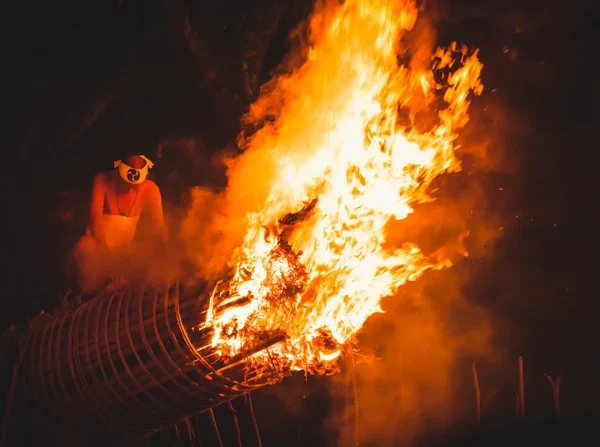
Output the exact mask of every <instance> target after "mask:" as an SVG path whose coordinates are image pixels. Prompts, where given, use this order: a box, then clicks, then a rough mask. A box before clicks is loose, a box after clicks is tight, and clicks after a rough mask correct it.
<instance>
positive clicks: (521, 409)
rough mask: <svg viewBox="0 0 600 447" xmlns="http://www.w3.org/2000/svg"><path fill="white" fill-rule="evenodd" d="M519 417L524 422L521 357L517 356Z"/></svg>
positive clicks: (523, 385)
mask: <svg viewBox="0 0 600 447" xmlns="http://www.w3.org/2000/svg"><path fill="white" fill-rule="evenodd" d="M519 416H520V418H521V420H523V421H524V420H525V382H524V380H523V356H521V355H520V356H519Z"/></svg>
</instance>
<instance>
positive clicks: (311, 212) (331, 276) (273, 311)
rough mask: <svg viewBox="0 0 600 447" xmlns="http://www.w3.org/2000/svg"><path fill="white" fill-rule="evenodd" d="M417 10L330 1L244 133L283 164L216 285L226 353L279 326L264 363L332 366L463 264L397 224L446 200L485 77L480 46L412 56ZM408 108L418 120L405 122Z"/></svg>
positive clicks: (212, 315)
mask: <svg viewBox="0 0 600 447" xmlns="http://www.w3.org/2000/svg"><path fill="white" fill-rule="evenodd" d="M416 19H417V8H416V5H415V2H414V1H409V0H407V1H403V2H389V1H386V0H347V1H345V2H344V3H343V4H339V3H338V2H329V3H326V4H324V5H321V4H319V5H318V6H317V8H316V10H315V12H314V13H313V15H312V16H311V18H310V20H309V44H310V48H308V52H307V53H306V61H305V62H304V64H303V65H302V66H301V67H299V68H298V69H296V70H294V71H293V72H292V73H291V74H289V75H286V76H282V77H280V78H278V79H275V80H274V81H272V83H271V84H270V85H269V88H265V89H264V92H263V94H262V95H261V97H260V98H259V99H258V100H257V101H256V103H255V104H253V105H252V106H251V108H250V111H249V113H248V114H247V116H246V117H245V118H244V121H245V124H247V125H248V128H254V129H256V128H259V130H257V131H256V132H255V133H254V134H253V135H250V136H245V135H242V136H241V137H240V142H241V144H242V146H243V147H244V148H245V150H246V153H245V154H243V155H242V158H243V157H245V156H247V155H248V154H251V153H258V152H260V153H263V154H269V155H268V158H269V160H271V163H273V169H272V170H269V171H268V172H272V173H273V174H272V176H271V177H270V178H265V179H263V181H264V182H266V183H267V184H268V185H269V189H268V194H267V195H266V201H265V203H264V205H263V206H262V208H261V209H259V210H256V211H255V212H252V213H249V214H248V215H247V223H248V227H247V232H246V236H245V238H244V241H243V243H242V245H241V246H240V247H239V248H238V249H237V250H235V252H234V253H233V255H232V256H231V259H230V262H229V266H230V268H231V272H232V273H231V274H230V275H229V277H228V278H227V279H226V280H223V281H220V282H219V283H217V284H216V285H215V287H214V290H213V293H212V296H211V302H210V307H209V311H208V314H207V319H206V323H205V324H206V328H211V329H214V337H213V339H212V343H213V347H214V348H215V349H216V351H217V352H219V353H220V355H222V356H223V357H224V358H229V359H235V358H236V357H237V356H238V355H239V354H240V353H242V352H247V351H246V350H247V347H248V346H255V345H257V344H260V342H261V340H262V339H264V338H265V337H266V335H265V334H269V335H268V336H272V334H273V333H275V332H277V333H280V334H284V336H282V338H281V341H280V342H279V343H277V344H276V345H273V346H272V347H271V348H269V349H266V350H262V351H259V352H257V353H256V354H254V355H253V356H252V359H251V362H253V365H254V367H255V368H257V367H259V366H260V365H262V366H263V367H271V368H278V369H280V370H281V371H288V370H304V371H309V372H316V373H323V372H326V371H328V370H330V369H332V368H335V364H336V362H337V359H338V358H339V356H340V354H341V353H342V352H344V349H345V347H346V346H347V345H348V344H349V343H351V341H352V339H353V337H354V336H355V335H356V334H357V332H358V331H360V329H361V328H362V326H363V324H364V322H365V321H366V320H367V318H369V316H370V315H372V314H374V313H376V312H382V310H381V308H380V301H381V299H382V298H383V297H385V296H389V295H392V294H394V292H395V291H396V290H397V289H398V288H399V287H401V286H402V285H403V284H404V283H406V281H414V280H416V279H418V278H419V277H420V276H421V275H422V274H423V273H424V272H426V271H427V270H431V269H442V268H445V267H449V266H450V265H451V262H450V260H449V259H447V258H446V257H444V256H442V255H439V253H438V254H436V255H426V254H424V253H423V252H422V251H421V250H420V248H419V247H418V246H417V245H416V244H414V243H405V244H404V245H403V246H401V247H389V246H387V245H386V226H387V224H388V223H389V222H391V221H392V220H401V219H405V218H406V217H407V216H408V215H409V214H411V213H412V212H413V209H414V206H415V205H416V204H419V203H423V202H427V201H430V200H433V198H432V197H431V191H430V185H431V183H432V181H433V180H434V179H435V178H436V177H438V176H439V175H441V174H444V173H450V172H456V171H458V170H460V162H459V161H458V160H457V158H455V156H454V149H455V143H454V142H455V140H456V137H457V134H456V132H457V130H458V129H460V128H461V127H463V126H464V125H465V124H466V122H467V121H468V119H469V116H468V114H467V110H468V107H469V101H468V96H469V94H471V93H472V94H480V93H481V91H482V88H483V86H482V84H481V82H480V80H479V76H480V73H481V69H482V64H481V63H480V62H479V60H478V59H477V52H476V51H475V52H470V51H468V50H467V49H466V48H464V47H460V46H458V45H456V44H453V45H452V46H451V47H450V48H448V49H438V50H437V51H436V52H435V53H434V54H432V55H431V63H430V66H429V67H425V66H420V65H419V64H415V63H411V62H410V61H407V62H406V63H405V64H404V63H400V62H399V60H398V57H397V54H398V50H399V48H398V45H399V44H398V42H402V39H401V38H402V36H403V34H405V33H407V32H409V31H410V30H411V29H412V27H413V26H414V24H415V21H416ZM408 59H410V58H408ZM421 65H422V64H421ZM434 104H435V105H434ZM440 104H443V106H441V107H440ZM399 108H400V109H402V110H403V113H404V114H405V115H407V116H409V117H410V121H411V123H410V124H411V125H404V126H403V125H400V124H399V119H398V110H399ZM434 108H435V111H434V112H433V113H434V114H435V115H436V121H435V125H433V126H432V127H431V128H429V129H428V130H417V126H414V125H413V124H414V120H415V116H416V113H417V112H422V111H424V110H428V109H432V110H434ZM274 111H277V113H275V115H276V116H274ZM261 125H262V127H260V126H261ZM421 127H422V126H421ZM232 175H235V174H232Z"/></svg>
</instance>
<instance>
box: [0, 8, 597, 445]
mask: <svg viewBox="0 0 600 447" xmlns="http://www.w3.org/2000/svg"><path fill="white" fill-rule="evenodd" d="M167 3H168V2H167V1H166V0H165V1H164V2H161V1H158V0H145V1H139V0H124V1H123V4H122V6H119V3H118V2H117V1H116V0H113V1H109V0H105V1H96V0H89V1H86V2H58V3H56V2H28V3H26V4H25V3H23V4H19V5H16V4H13V5H11V6H10V7H9V8H10V9H11V11H10V13H7V14H5V15H4V19H5V22H7V24H6V25H4V31H5V33H6V35H7V36H8V37H5V38H4V39H3V40H4V44H5V47H6V49H7V50H5V52H4V54H3V61H4V63H3V67H4V70H3V71H4V74H5V75H8V80H6V78H5V81H4V82H3V86H4V90H5V92H4V95H3V105H5V106H6V108H7V111H8V115H5V116H7V117H8V120H7V119H6V118H5V121H4V126H3V128H4V130H6V131H8V134H7V136H5V138H3V142H4V145H5V149H4V153H5V154H7V155H8V158H5V159H4V169H3V172H4V176H3V182H4V184H5V189H4V190H5V198H4V209H5V213H4V216H5V219H7V220H8V221H9V223H8V226H5V228H7V229H6V230H5V233H4V238H5V241H6V242H5V244H6V245H5V247H6V248H5V250H4V251H3V253H4V257H5V259H4V264H5V266H6V267H5V273H6V275H7V276H6V279H5V282H4V308H3V311H2V312H1V313H0V329H4V328H5V327H7V326H8V325H9V324H10V323H12V322H15V321H21V320H23V319H24V318H25V316H26V315H33V314H35V313H36V312H37V311H38V310H39V309H40V308H41V307H45V308H49V309H51V308H52V307H53V305H54V304H55V303H56V297H57V296H58V294H59V292H60V291H61V290H63V288H64V287H65V280H64V264H65V261H66V256H67V252H68V250H69V249H70V248H71V246H72V244H73V243H74V242H75V240H76V239H77V237H78V236H79V235H80V234H81V233H82V231H83V230H84V227H85V221H86V212H87V210H86V202H85V200H86V199H87V196H88V193H89V189H90V184H91V179H92V176H93V174H94V173H95V172H97V171H99V170H103V169H108V168H109V167H110V164H111V163H112V161H113V160H114V159H115V157H117V156H118V154H119V153H120V151H122V150H126V149H130V148H134V147H135V148H139V149H140V150H141V151H144V150H145V149H147V148H155V147H156V146H157V144H158V143H159V142H160V141H163V140H165V139H167V138H183V139H186V138H195V139H196V140H198V139H201V141H202V142H203V143H202V145H201V147H198V148H197V150H196V152H195V153H194V154H189V153H181V154H180V155H177V156H173V157H171V158H169V157H167V156H165V158H164V160H163V161H162V162H161V163H162V166H157V169H156V170H155V171H156V172H155V173H154V175H155V179H156V181H157V182H158V183H159V185H161V187H162V188H163V196H164V198H165V201H166V202H168V203H170V204H171V205H172V206H173V207H177V206H181V205H182V204H184V203H185V192H186V191H187V189H188V188H189V187H190V186H194V185H212V186H219V187H220V186H222V185H223V184H224V182H225V178H224V171H223V170H222V169H220V170H219V169H214V168H213V167H212V166H213V165H212V164H211V163H212V159H213V156H214V154H217V153H219V152H220V151H222V150H223V148H225V147H231V146H232V144H233V142H234V141H235V137H236V134H237V133H238V131H239V125H238V123H237V121H236V120H237V118H239V117H240V115H241V114H242V113H243V111H244V108H245V107H247V105H248V104H249V102H250V98H251V95H250V98H249V96H248V94H247V93H246V92H244V88H243V85H242V84H243V75H242V68H241V62H240V61H241V53H242V51H243V47H242V42H243V41H244V36H245V34H244V33H245V31H246V30H247V28H248V27H251V25H249V24H248V23H250V21H249V20H248V17H252V14H253V11H255V8H256V6H255V4H256V5H258V4H259V3H260V5H259V6H262V7H267V6H272V5H274V4H275V1H268V0H263V1H261V2H248V5H246V6H244V9H241V8H240V7H237V6H235V5H234V2H232V1H230V0H223V1H220V2H215V3H218V5H216V6H211V7H205V6H201V5H202V3H204V2H184V1H182V2H181V4H183V5H188V8H190V6H189V5H192V6H191V8H190V11H191V17H192V25H193V26H194V27H196V29H198V30H202V31H201V32H200V34H199V35H200V38H204V39H205V40H204V41H205V45H206V48H208V50H207V51H206V52H207V54H209V56H208V58H207V59H206V60H207V61H208V62H206V61H202V60H199V58H198V57H194V55H192V54H191V52H190V51H189V49H188V48H187V46H186V44H185V39H184V38H183V37H182V34H183V31H182V25H181V23H180V21H178V20H179V17H178V16H177V13H176V12H174V11H173V8H168V7H166V6H165V5H166V4H167ZM173 3H176V2H173ZM310 3H311V2H309V1H304V2H303V1H300V0H298V1H289V2H280V4H281V5H283V6H282V10H283V11H284V12H283V14H282V18H281V20H280V21H279V25H278V27H277V29H276V30H275V31H274V34H273V38H272V40H271V43H270V44H269V45H268V48H267V51H266V52H265V55H264V58H263V59H262V68H261V69H260V70H258V71H257V76H258V80H259V81H260V82H264V81H265V80H267V79H268V78H269V72H270V70H272V69H273V68H274V67H275V66H276V65H277V64H278V62H279V61H280V60H281V58H282V57H283V55H284V54H285V52H286V50H287V46H286V45H287V44H286V40H285V36H286V34H287V31H288V30H289V28H290V26H292V25H295V24H296V23H298V21H299V20H301V19H302V18H303V17H305V14H306V11H308V9H310ZM431 3H432V4H433V6H435V10H436V11H437V16H436V17H437V19H438V20H439V24H438V27H437V28H438V41H439V43H440V44H447V43H449V42H451V41H453V40H460V41H462V42H464V43H467V44H468V45H470V46H473V47H478V48H480V58H481V60H482V62H483V63H484V65H485V68H484V72H483V82H484V85H485V87H486V89H485V92H484V93H483V95H482V97H481V98H479V99H478V100H477V101H475V102H474V106H473V107H474V110H475V111H477V110H481V109H482V108H484V107H488V108H492V109H493V110H495V112H494V117H493V118H492V119H491V121H489V122H487V123H484V124H482V126H484V127H483V128H485V129H489V131H490V133H492V134H493V142H492V144H491V145H490V147H489V148H488V154H489V159H490V160H491V161H490V163H491V164H492V165H493V169H490V170H489V173H487V174H485V175H482V176H481V178H480V181H481V182H483V183H482V184H485V188H486V190H487V191H488V193H486V197H487V206H488V207H489V209H490V211H489V212H490V213H492V212H493V213H494V215H495V216H497V217H498V221H499V223H500V225H501V226H502V227H503V229H502V235H501V236H500V237H498V238H496V239H495V240H494V241H493V242H491V243H490V245H489V247H487V246H486V247H478V250H479V251H482V250H483V248H485V249H487V250H488V251H489V254H488V255H486V256H483V257H481V258H480V259H479V260H478V261H477V262H472V263H471V264H467V265H466V266H463V268H464V269H466V271H467V272H468V274H469V275H470V276H471V280H470V281H469V282H468V284H466V285H465V294H466V295H468V297H469V300H472V301H473V302H476V303H477V304H478V305H480V306H482V307H483V308H485V309H488V310H489V311H490V312H491V314H493V315H494V318H493V324H494V328H495V331H494V344H495V345H496V346H498V347H501V349H502V350H503V351H504V352H505V353H506V358H508V359H514V362H515V365H516V357H517V356H518V355H523V356H524V358H525V359H526V362H527V365H528V367H529V368H530V370H531V371H534V372H535V374H538V373H539V375H540V376H541V378H540V381H541V383H542V384H541V385H540V387H541V388H540V389H541V390H542V391H540V393H541V394H540V395H543V393H544V392H546V391H548V390H547V389H546V387H547V383H545V379H544V377H543V376H542V375H541V374H542V373H543V372H549V373H552V374H563V375H564V377H565V378H564V388H563V395H564V399H565V401H564V402H565V403H564V411H565V414H567V415H568V414H569V413H571V414H572V415H573V417H580V416H588V415H595V416H598V415H600V386H599V385H598V384H597V383H595V382H596V381H597V370H598V369H597V368H598V365H597V363H598V362H597V358H598V355H599V354H600V349H599V348H600V343H599V342H598V340H599V334H598V326H597V320H598V317H597V311H598V305H597V300H598V293H597V287H596V282H597V277H598V272H597V265H598V263H597V261H596V257H597V254H598V244H597V225H598V219H596V218H595V214H596V209H595V208H596V205H597V202H598V201H597V198H596V189H597V186H596V173H597V165H598V156H597V148H598V134H597V129H598V128H599V126H600V118H599V116H598V114H599V113H600V112H598V107H599V106H600V90H599V89H600V87H599V83H598V79H597V70H596V68H595V67H594V64H595V59H597V47H596V42H595V39H594V37H593V36H594V35H595V34H596V33H597V31H596V30H595V28H596V27H597V24H598V23H599V22H598V16H597V14H596V12H595V11H594V9H593V6H592V5H593V2H591V1H582V2H557V1H554V2H548V1H533V0H530V1H525V2H519V1H516V0H497V1H491V0H487V1H485V2H475V1H466V0H462V1H450V0H448V1H446V2H445V1H437V2H436V1H434V2H431ZM433 6H432V7H433ZM175 9H176V8H175ZM211 64H212V65H211ZM215 67H216V68H215ZM212 74H214V76H212ZM475 113H476V112H473V115H475ZM474 121H475V124H476V123H477V122H478V121H479V120H478V119H477V118H474ZM486 126H487V127H486ZM473 132H475V131H473ZM177 157H179V159H178V158H177ZM165 179H169V182H168V184H167V183H166V180H165ZM161 180H165V183H164V184H161ZM500 188H501V189H500ZM165 206H166V208H168V207H169V206H170V205H169V204H167V205H165ZM478 212H482V213H485V212H486V210H485V209H480V210H478ZM511 361H512V360H511ZM296 382H298V381H297V380H296V381H295V382H294V383H296ZM300 382H302V381H300ZM313 382H314V383H313ZM313 382H311V383H309V384H305V385H304V386H305V387H306V388H307V389H313V390H314V389H320V387H323V386H325V385H323V383H326V382H323V381H321V382H319V381H313ZM296 385H297V384H296ZM297 386H302V384H300V385H297ZM261 393H262V395H259V396H258V397H257V399H259V400H260V399H261V396H262V401H263V402H264V401H265V400H267V401H268V399H270V398H272V396H271V395H272V394H273V393H275V391H265V392H262V391H261ZM259 394H260V393H259ZM300 394H301V393H300ZM269 396H271V397H269ZM544 399H546V397H544ZM257 405H259V406H260V405H261V404H260V402H259V403H258V404H257ZM265 405H267V404H265ZM543 405H546V401H545V400H544V403H543ZM569 405H570V408H569V407H568V406H569ZM532 406H533V408H535V407H536V404H535V402H534V403H532ZM258 411H259V414H258V422H259V424H260V423H261V418H262V420H264V419H265V415H264V411H263V412H262V413H263V414H262V416H261V410H260V408H259V410H258ZM307 411H308V412H309V413H310V412H311V411H312V414H314V413H315V412H314V409H313V410H307ZM532 411H535V410H532ZM540 413H543V411H542V410H540ZM281 417H283V416H281ZM314 417H318V416H314ZM284 419H285V418H284ZM289 423H290V422H289V421H284V422H282V424H289ZM298 423H300V422H298ZM265 424H266V425H267V426H269V427H271V430H273V432H274V433H275V432H276V431H277V430H276V428H274V427H273V425H274V424H273V423H270V422H269V423H267V422H265ZM266 430H269V429H268V428H267V429H266ZM265 436H268V434H266V435H265ZM313 441H314V442H316V441H315V440H314V439H313ZM297 442H298V444H297V445H309V444H307V443H301V442H300V441H299V440H298V441H297ZM303 442H308V441H303Z"/></svg>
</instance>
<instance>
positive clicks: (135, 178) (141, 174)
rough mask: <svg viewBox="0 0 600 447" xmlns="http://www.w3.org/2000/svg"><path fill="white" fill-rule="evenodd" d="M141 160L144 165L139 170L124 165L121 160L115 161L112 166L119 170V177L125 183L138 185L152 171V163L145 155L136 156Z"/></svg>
mask: <svg viewBox="0 0 600 447" xmlns="http://www.w3.org/2000/svg"><path fill="white" fill-rule="evenodd" d="M138 157H140V158H141V159H143V160H144V161H145V162H146V164H145V165H144V167H143V168H141V169H136V168H132V167H131V166H129V165H128V164H126V163H124V162H123V161H122V160H117V161H115V162H114V164H113V166H114V167H115V169H116V168H119V175H120V176H121V178H122V179H123V180H124V181H126V182H127V183H131V184H132V185H139V184H140V183H142V182H143V181H144V180H146V177H148V171H149V170H150V169H152V167H153V166H154V163H152V162H151V161H150V160H149V159H148V158H146V156H145V155H138Z"/></svg>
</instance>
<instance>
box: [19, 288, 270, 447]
mask: <svg viewBox="0 0 600 447" xmlns="http://www.w3.org/2000/svg"><path fill="white" fill-rule="evenodd" d="M203 297H204V294H203V293H202V292H196V293H180V286H179V285H178V284H173V285H171V286H169V287H166V288H165V290H164V291H161V292H157V291H156V290H144V289H143V288H136V287H129V286H128V287H124V288H122V289H120V290H117V291H106V292H103V293H101V294H99V295H98V296H96V297H95V298H93V299H92V300H89V301H87V302H85V303H83V304H82V305H80V306H79V307H77V308H75V309H72V310H69V311H67V312H64V313H62V314H60V315H55V316H54V317H53V318H51V319H48V320H47V321H45V322H43V323H40V324H38V325H34V327H32V328H31V329H30V333H29V337H30V338H29V342H28V345H27V350H26V351H25V355H24V359H23V363H22V367H21V380H20V383H21V386H22V392H23V394H24V401H25V402H26V403H27V404H28V405H30V406H31V407H32V408H30V410H31V411H37V412H38V414H41V415H43V416H44V417H54V418H55V419H56V420H57V421H63V422H64V421H68V425H69V426H70V427H73V429H74V430H75V431H76V432H78V433H79V434H81V435H83V436H85V438H87V439H90V438H92V439H103V438H104V439H105V438H106V437H110V438H112V439H115V438H121V439H124V440H126V439H132V438H139V437H143V436H144V435H147V434H149V433H152V432H153V431H156V430H159V429H161V428H165V427H167V426H170V425H172V424H173V423H175V422H177V421H179V420H181V419H183V418H185V417H187V416H189V415H192V414H195V413H199V412H201V411H203V410H206V409H209V408H212V407H215V406H217V405H219V404H221V403H224V402H227V401H229V400H231V399H233V398H235V397H238V396H240V395H242V394H244V393H247V392H249V391H251V390H252V389H254V388H257V387H259V386H262V385H265V384H267V383H270V382H273V381H276V380H277V379H276V378H275V377H274V376H273V375H271V376H270V375H269V374H265V372H264V371H258V370H256V369H250V370H249V368H247V365H246V362H245V361H244V360H245V359H247V358H248V357H250V356H251V355H252V354H254V353H256V352H258V351H260V350H263V349H267V348H268V347H269V346H271V345H273V344H274V343H277V342H278V341H280V340H281V337H279V338H278V337H274V338H271V339H268V340H264V341H263V342H262V343H260V345H258V346H254V347H250V348H249V349H248V350H246V351H244V352H245V354H243V355H239V356H237V357H236V358H234V359H229V360H228V361H227V363H225V362H226V361H225V360H224V359H223V358H222V357H220V356H219V355H217V354H216V352H215V351H214V349H213V348H212V347H211V337H212V330H210V329H209V328H203V325H202V323H203V320H204V319H205V318H206V311H205V310H202V308H201V305H202V303H206V300H205V299H203Z"/></svg>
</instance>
